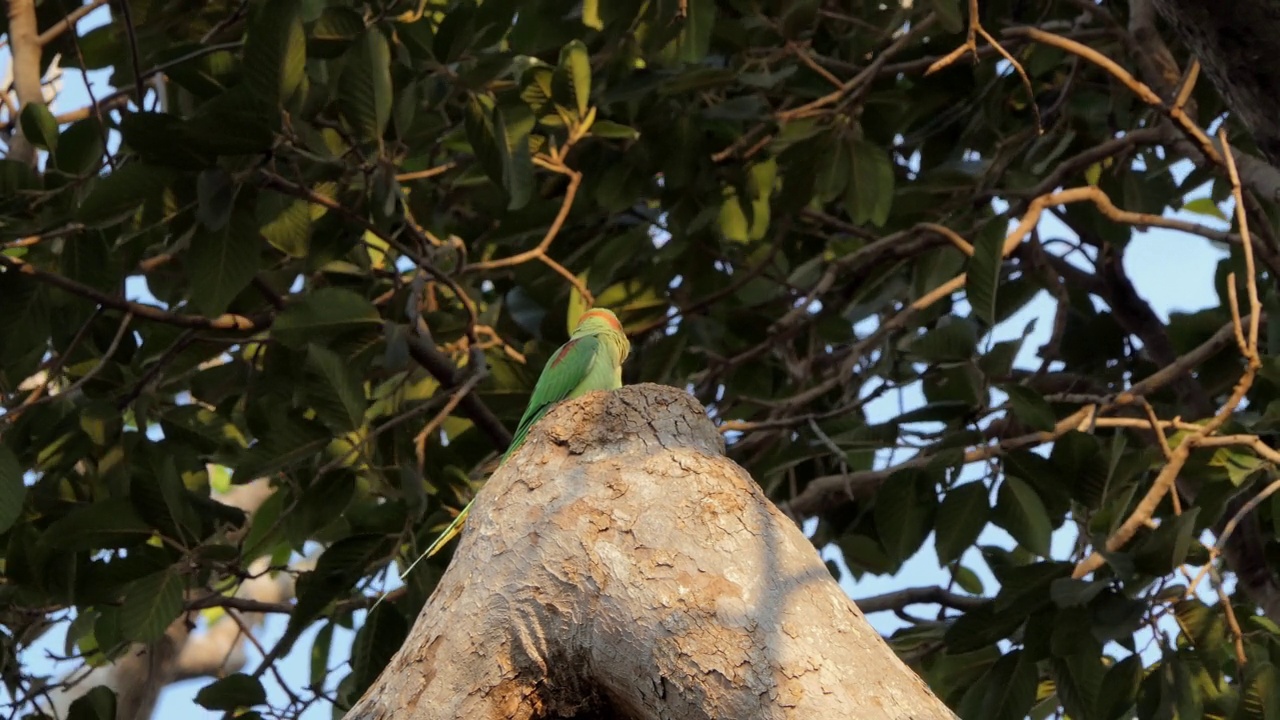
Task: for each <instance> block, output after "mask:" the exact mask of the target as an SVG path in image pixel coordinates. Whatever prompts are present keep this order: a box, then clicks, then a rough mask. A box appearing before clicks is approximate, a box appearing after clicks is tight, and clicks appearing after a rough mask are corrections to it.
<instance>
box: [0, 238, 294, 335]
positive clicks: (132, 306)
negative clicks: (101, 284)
mask: <svg viewBox="0 0 1280 720" xmlns="http://www.w3.org/2000/svg"><path fill="white" fill-rule="evenodd" d="M0 266H3V267H4V268H5V269H6V270H8V271H9V272H20V273H23V274H24V275H28V276H30V277H32V278H35V279H36V280H38V281H40V282H42V283H45V284H48V285H52V286H54V287H57V288H61V289H62V290H66V291H67V292H69V293H71V294H73V295H78V296H80V297H82V298H85V299H86V300H92V301H93V302H95V303H98V304H100V305H104V306H106V307H109V308H114V309H116V310H120V311H123V312H127V313H132V314H134V315H136V316H138V317H140V318H144V319H146V320H154V321H155V322H160V323H165V324H166V325H174V326H176V327H184V328H195V329H199V330H240V331H243V332H256V331H258V330H263V329H265V328H267V327H269V326H270V325H271V321H272V320H273V318H272V317H271V316H270V315H255V316H253V317H246V316H244V315H235V314H233V313H223V314H222V315H219V316H218V317H215V318H209V317H205V316H203V315H185V314H181V313H174V312H170V311H168V310H165V309H163V308H159V307H156V306H155V305H144V304H143V303H138V302H133V301H131V300H125V299H124V298H122V297H117V296H115V295H108V294H107V293H104V292H102V291H101V290H98V289H97V288H92V287H89V286H88V285H83V284H81V283H78V282H76V281H75V280H72V279H70V278H66V277H63V276H61V275H59V274H57V273H51V272H46V271H44V270H41V269H39V268H37V267H36V266H34V265H32V264H31V263H28V262H26V261H25V260H20V259H18V258H15V257H9V256H7V255H0Z"/></svg>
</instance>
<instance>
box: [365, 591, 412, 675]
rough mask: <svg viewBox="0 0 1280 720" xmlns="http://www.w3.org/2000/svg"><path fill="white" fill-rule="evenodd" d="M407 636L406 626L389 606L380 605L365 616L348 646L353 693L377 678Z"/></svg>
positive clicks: (401, 617) (407, 628)
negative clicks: (353, 686) (349, 647)
mask: <svg viewBox="0 0 1280 720" xmlns="http://www.w3.org/2000/svg"><path fill="white" fill-rule="evenodd" d="M408 634H409V623H408V622H406V621H405V618H404V615H401V614H400V611H398V610H396V609H395V608H394V607H393V606H391V605H380V606H378V607H377V608H375V609H374V610H373V611H372V612H370V613H369V616H368V618H367V619H366V620H365V623H364V625H363V626H362V627H361V628H360V630H359V632H357V633H356V638H355V642H353V643H352V647H351V674H352V675H353V676H354V678H355V680H354V682H355V688H354V691H355V692H358V693H362V692H364V690H365V689H367V688H368V687H369V686H370V685H372V684H373V681H374V680H377V679H378V675H379V674H380V673H381V672H382V670H383V668H385V667H386V666H387V663H388V662H390V661H391V658H392V657H393V656H394V655H395V654H396V651H398V650H399V649H400V646H401V645H402V644H404V640H405V636H407V635H408Z"/></svg>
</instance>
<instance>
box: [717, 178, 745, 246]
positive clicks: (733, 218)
mask: <svg viewBox="0 0 1280 720" xmlns="http://www.w3.org/2000/svg"><path fill="white" fill-rule="evenodd" d="M719 222H720V225H719V227H720V235H721V236H722V237H724V239H725V240H728V241H729V242H735V243H745V242H747V241H748V240H750V239H751V235H750V230H751V223H750V222H749V221H748V220H747V214H746V212H745V211H744V210H743V209H742V203H741V202H740V201H739V200H738V191H737V190H734V189H733V188H732V187H727V188H725V190H724V200H722V201H721V202H720V217H719Z"/></svg>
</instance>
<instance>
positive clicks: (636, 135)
mask: <svg viewBox="0 0 1280 720" xmlns="http://www.w3.org/2000/svg"><path fill="white" fill-rule="evenodd" d="M591 136H592V137H598V138H607V139H609V140H639V139H640V131H639V130H636V129H635V128H633V127H628V126H626V125H622V124H620V123H616V122H613V121H612V120H597V121H595V122H594V123H592V124H591Z"/></svg>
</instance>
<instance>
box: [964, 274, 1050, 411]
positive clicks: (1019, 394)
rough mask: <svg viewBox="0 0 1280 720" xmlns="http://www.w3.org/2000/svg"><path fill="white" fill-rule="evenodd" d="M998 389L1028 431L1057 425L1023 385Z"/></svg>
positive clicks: (1035, 394)
mask: <svg viewBox="0 0 1280 720" xmlns="http://www.w3.org/2000/svg"><path fill="white" fill-rule="evenodd" d="M970 277H972V276H970ZM1000 389H1001V390H1004V391H1005V394H1007V395H1008V396H1009V404H1010V405H1012V406H1013V414H1014V416H1015V417H1017V418H1018V419H1019V420H1021V421H1022V423H1023V424H1024V425H1026V426H1027V427H1028V428H1029V429H1031V430H1052V429H1053V426H1054V425H1056V424H1057V422H1058V418H1057V417H1056V416H1055V415H1054V414H1053V408H1052V407H1050V406H1049V402H1048V401H1047V400H1045V399H1044V396H1043V395H1041V394H1040V393H1038V392H1036V391H1035V390H1032V389H1031V388H1029V387H1026V386H1025V385H1004V386H1001V388H1000Z"/></svg>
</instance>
